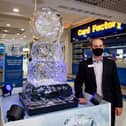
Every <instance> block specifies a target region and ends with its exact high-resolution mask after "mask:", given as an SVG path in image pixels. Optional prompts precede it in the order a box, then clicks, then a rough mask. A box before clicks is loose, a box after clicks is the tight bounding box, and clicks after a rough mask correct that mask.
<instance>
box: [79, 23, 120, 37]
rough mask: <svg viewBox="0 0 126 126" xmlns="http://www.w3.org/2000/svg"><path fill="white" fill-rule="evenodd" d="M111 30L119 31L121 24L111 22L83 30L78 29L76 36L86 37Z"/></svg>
mask: <svg viewBox="0 0 126 126" xmlns="http://www.w3.org/2000/svg"><path fill="white" fill-rule="evenodd" d="M111 28H116V29H121V23H120V22H115V21H111V22H108V21H105V22H104V23H103V24H100V25H97V24H94V25H92V26H88V27H87V28H85V29H78V31H77V35H78V36H81V35H87V34H90V33H93V32H99V31H103V30H108V29H111Z"/></svg>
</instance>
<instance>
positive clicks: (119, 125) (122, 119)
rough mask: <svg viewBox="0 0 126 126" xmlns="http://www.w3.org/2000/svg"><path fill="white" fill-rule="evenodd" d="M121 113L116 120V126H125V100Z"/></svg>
mask: <svg viewBox="0 0 126 126" xmlns="http://www.w3.org/2000/svg"><path fill="white" fill-rule="evenodd" d="M123 101H124V102H123V113H122V115H121V116H120V117H117V118H116V126H126V100H125V99H124V100H123Z"/></svg>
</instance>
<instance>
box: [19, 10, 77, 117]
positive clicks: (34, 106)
mask: <svg viewBox="0 0 126 126" xmlns="http://www.w3.org/2000/svg"><path fill="white" fill-rule="evenodd" d="M33 21H34V23H33V24H34V25H33V26H34V31H35V32H36V34H38V36H39V38H40V39H39V40H38V42H36V43H34V44H33V46H32V50H31V56H32V61H31V62H30V63H29V66H28V76H27V83H26V85H24V87H23V93H21V94H20V100H21V102H22V103H23V104H24V106H25V108H26V110H27V111H28V114H29V115H35V114H39V113H46V112H52V111H57V110H62V109H66V108H72V107H76V106H77V100H75V98H74V95H73V92H72V88H71V87H70V86H69V85H68V84H67V83H66V65H65V63H64V60H63V54H62V49H61V45H60V42H59V38H60V36H61V33H62V23H61V17H60V16H59V14H58V13H57V12H56V11H55V10H53V9H50V8H42V10H41V11H40V12H36V13H35V14H34V20H33Z"/></svg>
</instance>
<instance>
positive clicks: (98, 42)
mask: <svg viewBox="0 0 126 126" xmlns="http://www.w3.org/2000/svg"><path fill="white" fill-rule="evenodd" d="M103 48H104V44H103V40H102V39H100V38H95V39H92V40H91V49H92V52H93V54H94V55H95V56H101V55H102V53H103Z"/></svg>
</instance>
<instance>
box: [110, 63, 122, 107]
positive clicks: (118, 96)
mask: <svg viewBox="0 0 126 126" xmlns="http://www.w3.org/2000/svg"><path fill="white" fill-rule="evenodd" d="M112 76H113V77H112V78H113V92H114V105H115V107H122V106H123V103H122V93H121V88H120V81H119V77H118V73H117V67H116V64H115V62H114V61H113V75H112Z"/></svg>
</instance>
